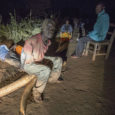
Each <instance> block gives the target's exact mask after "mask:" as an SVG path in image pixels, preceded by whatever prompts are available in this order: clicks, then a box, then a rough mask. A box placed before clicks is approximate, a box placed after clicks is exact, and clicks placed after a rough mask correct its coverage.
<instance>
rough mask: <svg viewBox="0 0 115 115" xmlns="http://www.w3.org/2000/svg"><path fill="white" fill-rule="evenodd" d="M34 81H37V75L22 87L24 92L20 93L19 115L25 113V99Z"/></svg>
mask: <svg viewBox="0 0 115 115" xmlns="http://www.w3.org/2000/svg"><path fill="white" fill-rule="evenodd" d="M36 81H37V77H34V78H33V79H32V81H30V82H29V83H28V84H27V85H26V87H25V89H24V92H23V94H22V97H21V101H20V115H26V106H27V99H28V96H29V94H30V92H31V90H32V88H33V87H34V85H35V83H36Z"/></svg>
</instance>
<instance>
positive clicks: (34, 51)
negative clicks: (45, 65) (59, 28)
mask: <svg viewBox="0 0 115 115" xmlns="http://www.w3.org/2000/svg"><path fill="white" fill-rule="evenodd" d="M49 42H50V41H49ZM49 44H50V43H48V44H47V45H45V44H44V43H43V40H42V37H41V35H40V34H37V35H35V36H33V37H32V38H30V39H28V40H26V41H25V45H24V53H25V55H26V60H25V64H29V63H32V62H34V61H42V60H43V58H44V55H45V53H46V52H47V50H48V46H49Z"/></svg>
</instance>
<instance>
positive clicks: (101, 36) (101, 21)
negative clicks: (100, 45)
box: [72, 2, 109, 58]
mask: <svg viewBox="0 0 115 115" xmlns="http://www.w3.org/2000/svg"><path fill="white" fill-rule="evenodd" d="M96 14H97V15H98V16H97V21H96V23H95V25H94V28H93V31H91V32H89V34H88V35H87V36H86V37H82V38H80V39H79V41H78V43H77V46H76V49H75V52H74V53H73V54H72V58H79V57H81V56H82V53H83V50H84V47H85V44H86V43H87V42H88V41H90V40H94V41H97V42H100V41H103V40H105V37H106V34H107V32H108V29H109V15H108V14H107V13H106V12H105V5H104V3H103V2H99V3H98V4H97V5H96Z"/></svg>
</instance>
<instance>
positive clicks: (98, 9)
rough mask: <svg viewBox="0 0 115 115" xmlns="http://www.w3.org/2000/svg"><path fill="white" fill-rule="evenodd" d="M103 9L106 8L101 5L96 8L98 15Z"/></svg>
mask: <svg viewBox="0 0 115 115" xmlns="http://www.w3.org/2000/svg"><path fill="white" fill-rule="evenodd" d="M103 9H104V7H103V6H102V5H101V4H98V5H97V6H96V14H99V13H100V12H101V11H102V10H103Z"/></svg>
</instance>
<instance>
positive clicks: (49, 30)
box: [43, 23, 55, 39]
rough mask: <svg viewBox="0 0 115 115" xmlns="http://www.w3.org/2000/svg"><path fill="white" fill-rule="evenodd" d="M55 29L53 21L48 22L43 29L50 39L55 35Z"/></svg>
mask: <svg viewBox="0 0 115 115" xmlns="http://www.w3.org/2000/svg"><path fill="white" fill-rule="evenodd" d="M54 30H55V27H54V25H53V23H48V24H47V25H46V27H45V28H44V30H43V34H44V36H45V37H47V38H48V39H51V38H52V37H53V34H54Z"/></svg>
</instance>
